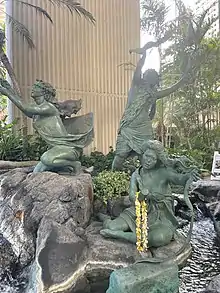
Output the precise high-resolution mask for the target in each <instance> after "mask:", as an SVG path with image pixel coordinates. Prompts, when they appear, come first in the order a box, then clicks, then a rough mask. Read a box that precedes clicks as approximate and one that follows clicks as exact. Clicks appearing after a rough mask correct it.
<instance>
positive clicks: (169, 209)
mask: <svg viewBox="0 0 220 293" xmlns="http://www.w3.org/2000/svg"><path fill="white" fill-rule="evenodd" d="M142 148H143V156H142V159H141V166H140V167H139V168H138V169H137V170H136V171H135V172H134V173H133V175H132V177H131V182H130V192H129V197H130V201H131V203H132V206H131V207H130V208H127V209H125V210H124V211H123V212H122V213H121V214H120V216H119V217H118V218H116V219H114V220H111V219H109V218H105V216H104V217H103V216H102V218H103V220H104V223H103V228H104V229H103V230H101V232H100V233H101V234H102V235H103V236H104V237H110V238H115V239H121V240H126V241H129V242H132V243H134V244H135V243H136V241H137V235H136V222H135V220H136V213H135V198H136V193H137V192H140V194H139V199H140V200H144V201H146V203H147V206H148V244H149V247H160V246H165V245H167V244H169V243H170V242H171V240H172V239H173V237H174V235H175V233H176V229H177V227H178V222H177V220H176V217H175V215H174V197H173V195H172V191H171V188H170V183H172V184H175V185H182V186H185V185H186V183H187V181H188V180H198V179H199V176H198V173H197V171H196V170H195V169H194V167H192V168H187V167H185V166H184V164H183V163H182V162H181V161H180V160H174V159H173V160H172V159H170V158H169V157H168V155H167V154H166V152H165V150H164V148H163V146H162V144H161V143H160V142H159V141H156V140H148V141H147V142H146V143H145V144H144V145H143V146H142ZM178 168H181V171H182V173H180V172H178V171H177V169H178ZM186 203H187V205H188V204H189V203H188V199H187V198H186Z"/></svg>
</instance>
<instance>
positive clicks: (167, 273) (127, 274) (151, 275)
mask: <svg viewBox="0 0 220 293" xmlns="http://www.w3.org/2000/svg"><path fill="white" fill-rule="evenodd" d="M125 292H126V293H134V292H136V293H153V292H157V293H178V292H179V278H178V266H177V264H175V263H174V262H173V263H162V264H161V263H138V264H134V265H132V266H129V267H127V268H123V269H120V270H116V271H114V272H113V273H112V274H111V276H110V284H109V289H108V290H107V292H106V293H125Z"/></svg>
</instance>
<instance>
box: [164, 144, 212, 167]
mask: <svg viewBox="0 0 220 293" xmlns="http://www.w3.org/2000/svg"><path fill="white" fill-rule="evenodd" d="M167 151H168V153H169V155H170V156H171V157H179V156H185V157H187V158H188V159H189V160H190V161H191V162H192V163H193V164H194V165H196V166H197V167H198V168H199V169H207V170H211V166H212V158H213V154H214V150H213V149H212V148H206V149H205V148H204V149H193V150H189V149H186V148H183V147H179V148H174V149H172V148H170V149H167Z"/></svg>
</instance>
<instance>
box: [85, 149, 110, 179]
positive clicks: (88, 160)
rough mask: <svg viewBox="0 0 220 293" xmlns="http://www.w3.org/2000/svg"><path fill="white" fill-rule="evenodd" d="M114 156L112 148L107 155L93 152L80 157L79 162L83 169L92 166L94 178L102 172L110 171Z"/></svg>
mask: <svg viewBox="0 0 220 293" xmlns="http://www.w3.org/2000/svg"><path fill="white" fill-rule="evenodd" d="M114 155H115V152H114V151H113V148H112V147H110V151H109V153H108V154H107V155H104V154H103V153H101V152H97V151H94V152H92V153H91V154H90V156H85V155H82V156H81V159H80V161H81V163H82V165H83V166H85V167H91V166H93V167H94V171H93V175H94V176H96V175H97V174H99V173H100V172H102V171H104V170H111V167H112V162H113V159H114Z"/></svg>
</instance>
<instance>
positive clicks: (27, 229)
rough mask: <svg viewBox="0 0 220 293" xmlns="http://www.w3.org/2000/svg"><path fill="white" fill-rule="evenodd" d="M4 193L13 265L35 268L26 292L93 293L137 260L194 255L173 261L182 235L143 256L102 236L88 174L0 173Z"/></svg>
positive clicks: (1, 220) (0, 221)
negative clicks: (94, 215)
mask: <svg viewBox="0 0 220 293" xmlns="http://www.w3.org/2000/svg"><path fill="white" fill-rule="evenodd" d="M0 192H1V193H0V204H1V210H0V233H2V234H3V236H4V238H6V239H7V241H8V242H10V243H11V248H12V252H13V255H14V256H13V257H15V259H13V261H16V260H17V259H18V260H19V263H20V265H21V267H25V266H27V265H29V264H31V271H30V272H29V285H28V287H27V289H26V293H42V292H44V293H55V292H63V293H67V292H70V291H71V293H72V292H75V293H82V292H83V293H90V292H92V290H93V289H92V286H93V285H92V284H94V281H96V282H97V280H99V281H100V283H101V282H103V281H104V280H105V281H106V280H107V279H108V278H109V276H110V274H111V272H112V271H114V270H117V269H123V268H127V267H128V266H130V265H133V264H134V263H135V262H136V261H138V260H143V259H145V258H152V257H160V258H167V257H169V258H171V259H173V260H174V262H175V263H176V264H178V265H179V267H181V266H183V264H184V262H185V261H186V259H187V258H188V257H189V255H190V254H191V247H190V246H188V247H187V248H186V249H185V251H184V252H183V253H181V254H180V255H179V256H178V257H177V258H176V257H175V253H176V252H177V251H178V250H179V249H180V247H182V245H183V242H184V241H185V238H183V237H181V236H178V237H176V239H175V240H174V241H172V243H170V244H169V245H168V246H166V247H163V248H158V249H151V250H149V252H148V253H145V254H139V253H138V252H137V250H136V247H135V245H133V244H129V243H125V242H121V241H118V240H110V239H105V238H103V237H102V236H101V235H100V233H99V231H100V229H101V228H102V223H100V222H95V221H93V222H92V223H91V217H92V212H93V189H92V180H91V176H90V175H89V174H83V173H82V174H79V175H78V176H62V175H58V174H55V173H50V172H44V173H36V174H33V173H29V172H25V170H23V169H15V170H13V171H10V172H8V173H6V174H4V175H2V181H1V191H0ZM119 211H120V208H119V209H115V210H114V213H118V212H119ZM89 223H90V224H89ZM106 285H108V284H107V283H106Z"/></svg>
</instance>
